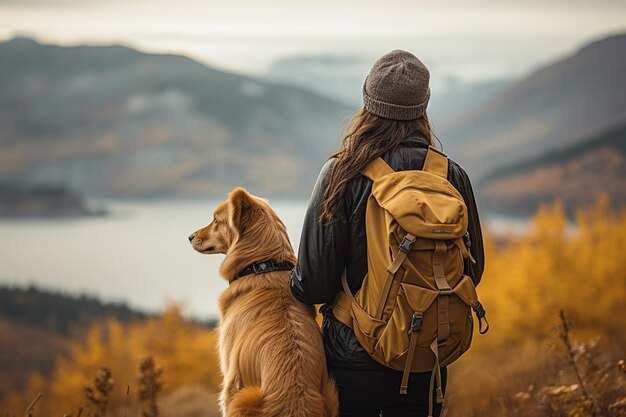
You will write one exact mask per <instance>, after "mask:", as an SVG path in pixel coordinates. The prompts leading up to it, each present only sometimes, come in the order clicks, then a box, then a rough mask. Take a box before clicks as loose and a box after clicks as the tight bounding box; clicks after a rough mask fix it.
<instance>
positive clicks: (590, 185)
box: [478, 124, 626, 215]
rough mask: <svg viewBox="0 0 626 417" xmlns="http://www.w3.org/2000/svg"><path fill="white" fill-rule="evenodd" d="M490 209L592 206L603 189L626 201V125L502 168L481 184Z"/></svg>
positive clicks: (522, 212)
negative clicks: (555, 202)
mask: <svg viewBox="0 0 626 417" xmlns="http://www.w3.org/2000/svg"><path fill="white" fill-rule="evenodd" d="M478 188H479V189H480V192H479V197H480V199H481V202H482V203H483V205H484V207H485V208H486V209H487V210H491V211H497V212H500V213H502V212H505V213H509V214H518V215H529V214H531V213H533V212H534V211H535V210H536V208H537V205H538V204H539V203H541V202H548V201H553V200H556V199H558V200H560V201H562V202H563V203H565V207H566V208H568V209H569V211H570V213H571V209H572V208H576V207H581V206H590V205H592V204H593V203H594V202H595V200H596V199H597V196H598V193H601V192H603V193H606V194H607V195H609V196H610V198H611V199H612V201H613V202H614V203H616V202H617V203H620V202H626V124H624V125H622V126H620V127H618V128H614V129H610V130H608V131H606V132H604V133H602V134H600V135H596V136H593V137H589V138H587V139H586V140H583V141H582V142H581V143H578V144H575V145H571V146H569V147H566V148H564V149H560V150H558V151H554V152H551V153H548V154H546V155H543V156H540V157H537V158H534V159H531V160H528V161H524V162H522V163H519V164H516V165H512V166H510V167H506V168H502V169H500V170H498V171H496V172H493V173H492V174H491V175H489V176H488V177H486V178H485V179H484V180H483V181H482V182H481V183H480V184H478Z"/></svg>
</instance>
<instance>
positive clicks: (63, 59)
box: [0, 38, 353, 197]
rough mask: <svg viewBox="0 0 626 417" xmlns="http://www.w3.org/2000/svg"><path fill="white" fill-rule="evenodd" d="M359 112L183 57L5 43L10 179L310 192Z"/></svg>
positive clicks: (87, 185) (105, 187) (1, 123)
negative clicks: (345, 125) (344, 123)
mask: <svg viewBox="0 0 626 417" xmlns="http://www.w3.org/2000/svg"><path fill="white" fill-rule="evenodd" d="M352 111H353V109H352V108H350V107H349V106H346V105H344V104H341V103H339V102H337V101H333V100H330V99H328V98H324V97H321V96H319V95H316V94H314V93H311V92H309V91H306V90H304V89H301V88H297V87H292V86H285V85H281V84H275V83H271V82H267V81H261V80H258V79H254V78H250V77H245V76H241V75H236V74H231V73H227V72H224V71H219V70H216V69H213V68H209V67H207V66H205V65H202V64H200V63H198V62H195V61H193V60H191V59H189V58H186V57H183V56H177V55H162V54H146V53H142V52H139V51H136V50H133V49H131V48H127V47H124V46H117V45H114V46H74V47H60V46H55V45H44V44H41V43H38V42H37V41H35V40H33V39H29V38H14V39H12V40H10V41H7V42H4V43H0V182H4V183H19V184H63V185H65V186H69V187H70V188H72V189H74V190H76V191H78V192H80V193H83V194H86V195H88V196H98V197H107V196H122V197H124V196H133V197H134V196H139V197H149V196H163V195H179V196H180V195H186V196H207V195H212V194H223V193H224V192H226V191H228V190H230V189H231V188H233V187H234V186H236V185H243V186H245V187H248V188H249V189H250V190H251V191H252V192H255V193H258V194H266V193H270V194H272V195H283V196H291V195H296V196H306V195H308V194H309V192H310V189H311V188H312V184H313V182H314V180H315V177H316V174H317V171H318V169H319V168H320V166H321V164H322V163H323V161H324V159H325V157H326V156H327V155H328V153H329V152H330V151H331V150H332V149H334V148H335V147H336V146H337V144H338V141H339V134H340V128H341V123H342V120H343V119H344V118H345V117H346V116H347V115H349V114H350V113H351V112H352Z"/></svg>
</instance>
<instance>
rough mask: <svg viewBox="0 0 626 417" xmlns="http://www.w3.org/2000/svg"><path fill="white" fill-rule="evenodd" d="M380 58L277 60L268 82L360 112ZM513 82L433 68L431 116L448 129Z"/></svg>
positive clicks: (290, 58)
mask: <svg viewBox="0 0 626 417" xmlns="http://www.w3.org/2000/svg"><path fill="white" fill-rule="evenodd" d="M377 58H378V57H376V56H361V55H351V56H344V55H323V54H322V55H301V56H289V57H286V58H282V59H280V60H278V61H276V62H275V63H274V64H273V65H272V66H271V67H270V69H269V70H268V72H267V74H266V75H265V79H267V80H270V81H280V82H285V83H289V84H293V85H296V86H300V87H303V88H306V89H309V90H311V91H314V92H316V93H318V94H320V95H323V96H325V97H329V98H331V99H333V100H337V101H341V102H344V103H347V104H348V105H350V106H352V107H354V108H355V109H357V108H359V107H361V106H362V105H363V101H362V100H363V99H362V88H363V81H364V80H365V76H366V75H367V73H368V72H369V71H370V68H371V67H372V65H373V64H374V61H376V59H377ZM511 82H512V81H511V80H509V79H493V80H482V81H463V80H459V79H458V78H455V77H452V76H451V75H450V74H447V73H445V72H444V71H443V68H439V67H437V66H436V65H434V66H433V71H431V78H430V85H431V90H432V95H431V100H430V103H429V104H428V116H429V118H430V120H432V121H433V122H434V125H435V127H436V128H437V129H439V128H445V126H447V125H449V124H450V123H452V122H453V121H454V120H455V119H456V118H457V117H459V116H461V115H463V114H465V113H466V112H468V111H469V110H471V109H473V108H474V107H476V106H478V105H479V104H482V103H483V102H484V101H486V100H487V99H490V98H491V97H493V96H494V95H495V94H496V93H498V92H499V91H501V90H503V89H504V87H506V86H508V85H509V84H511Z"/></svg>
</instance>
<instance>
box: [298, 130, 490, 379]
mask: <svg viewBox="0 0 626 417" xmlns="http://www.w3.org/2000/svg"><path fill="white" fill-rule="evenodd" d="M427 148H428V142H427V141H426V139H424V138H423V137H422V136H421V135H420V134H419V133H418V132H415V133H414V134H411V135H409V136H408V137H407V138H406V139H405V140H404V141H402V142H401V143H400V144H399V145H398V146H397V147H396V148H395V149H393V150H392V151H389V152H388V153H386V154H385V155H383V159H384V160H385V162H387V163H388V164H389V165H390V166H391V167H392V168H393V169H394V170H396V171H401V170H415V169H422V167H423V165H424V158H425V155H426V150H427ZM334 161H335V160H334V159H330V160H328V161H327V162H326V164H324V166H323V168H322V170H321V172H320V175H319V177H318V179H317V183H316V184H315V187H314V189H313V193H312V195H311V200H310V202H309V206H308V209H307V211H306V215H305V218H304V224H303V227H302V235H301V238H300V248H299V251H298V263H297V265H296V267H295V268H294V269H293V271H292V273H291V279H290V286H291V291H292V293H293V294H294V296H295V297H296V298H298V299H299V300H301V301H302V302H303V303H305V304H322V303H324V304H325V305H324V306H323V307H322V309H321V310H322V311H323V312H324V323H323V326H322V329H323V335H324V347H325V350H326V358H327V361H328V363H329V365H331V366H335V367H347V368H368V369H372V368H374V369H375V368H379V367H381V366H382V365H379V364H378V363H377V362H375V361H374V360H373V359H372V358H371V357H370V356H369V355H368V354H367V352H366V351H365V350H364V349H363V348H362V347H361V345H360V344H359V342H358V340H357V339H356V336H355V335H354V332H353V331H352V330H351V329H350V328H348V327H347V326H345V325H343V324H342V323H340V322H339V321H338V320H337V319H335V317H334V316H333V314H332V308H331V306H330V304H331V303H332V301H333V298H334V297H335V295H336V294H337V292H338V291H340V290H341V275H342V273H343V271H344V269H345V270H346V273H347V280H348V285H349V286H350V289H351V290H352V292H353V293H355V292H356V291H357V290H358V289H359V288H360V287H361V284H362V283H363V278H364V277H365V274H366V273H367V242H366V238H365V208H366V205H367V199H368V198H369V195H370V192H371V188H372V181H371V180H370V179H368V178H367V177H365V176H363V175H359V176H357V177H355V178H353V179H352V180H351V181H350V182H349V183H348V187H347V190H346V194H345V196H344V198H343V201H342V204H341V206H340V208H339V210H338V212H337V213H336V215H335V218H334V219H333V220H332V221H331V222H329V223H325V224H323V223H320V222H319V220H318V209H319V206H320V204H321V201H322V198H323V195H324V190H325V189H326V186H327V184H328V180H329V178H330V173H331V172H332V166H333V164H334ZM448 181H450V183H451V184H452V185H453V186H454V187H455V188H456V189H457V190H458V191H459V192H460V193H461V195H462V196H463V198H464V200H465V204H466V205H467V208H468V213H469V225H468V231H469V233H470V238H471V246H470V251H471V253H472V256H473V257H474V259H475V260H476V264H475V265H473V264H471V263H470V262H466V265H465V273H466V274H468V275H470V276H471V277H472V278H473V280H474V282H475V283H476V285H478V283H479V282H480V279H481V276H482V273H483V268H484V253H483V239H482V234H481V229H480V221H479V219H478V211H477V208H476V202H475V200H474V194H473V191H472V186H471V183H470V180H469V178H468V176H467V174H466V173H465V171H464V170H463V168H461V166H460V165H458V164H457V163H455V162H454V161H452V160H450V159H449V165H448Z"/></svg>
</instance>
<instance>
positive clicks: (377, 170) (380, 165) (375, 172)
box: [363, 157, 395, 181]
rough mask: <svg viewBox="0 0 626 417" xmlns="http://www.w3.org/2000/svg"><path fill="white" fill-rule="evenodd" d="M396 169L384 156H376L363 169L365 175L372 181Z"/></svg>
mask: <svg viewBox="0 0 626 417" xmlns="http://www.w3.org/2000/svg"><path fill="white" fill-rule="evenodd" d="M394 172H395V171H394V170H393V168H391V167H390V166H389V165H387V163H386V162H385V161H384V160H383V158H380V157H378V158H376V159H374V160H373V161H372V162H370V163H369V165H368V166H367V168H365V170H363V175H365V176H366V177H367V178H369V179H370V180H372V181H376V180H378V179H379V178H382V177H384V176H385V175H388V174H391V173H394Z"/></svg>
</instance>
